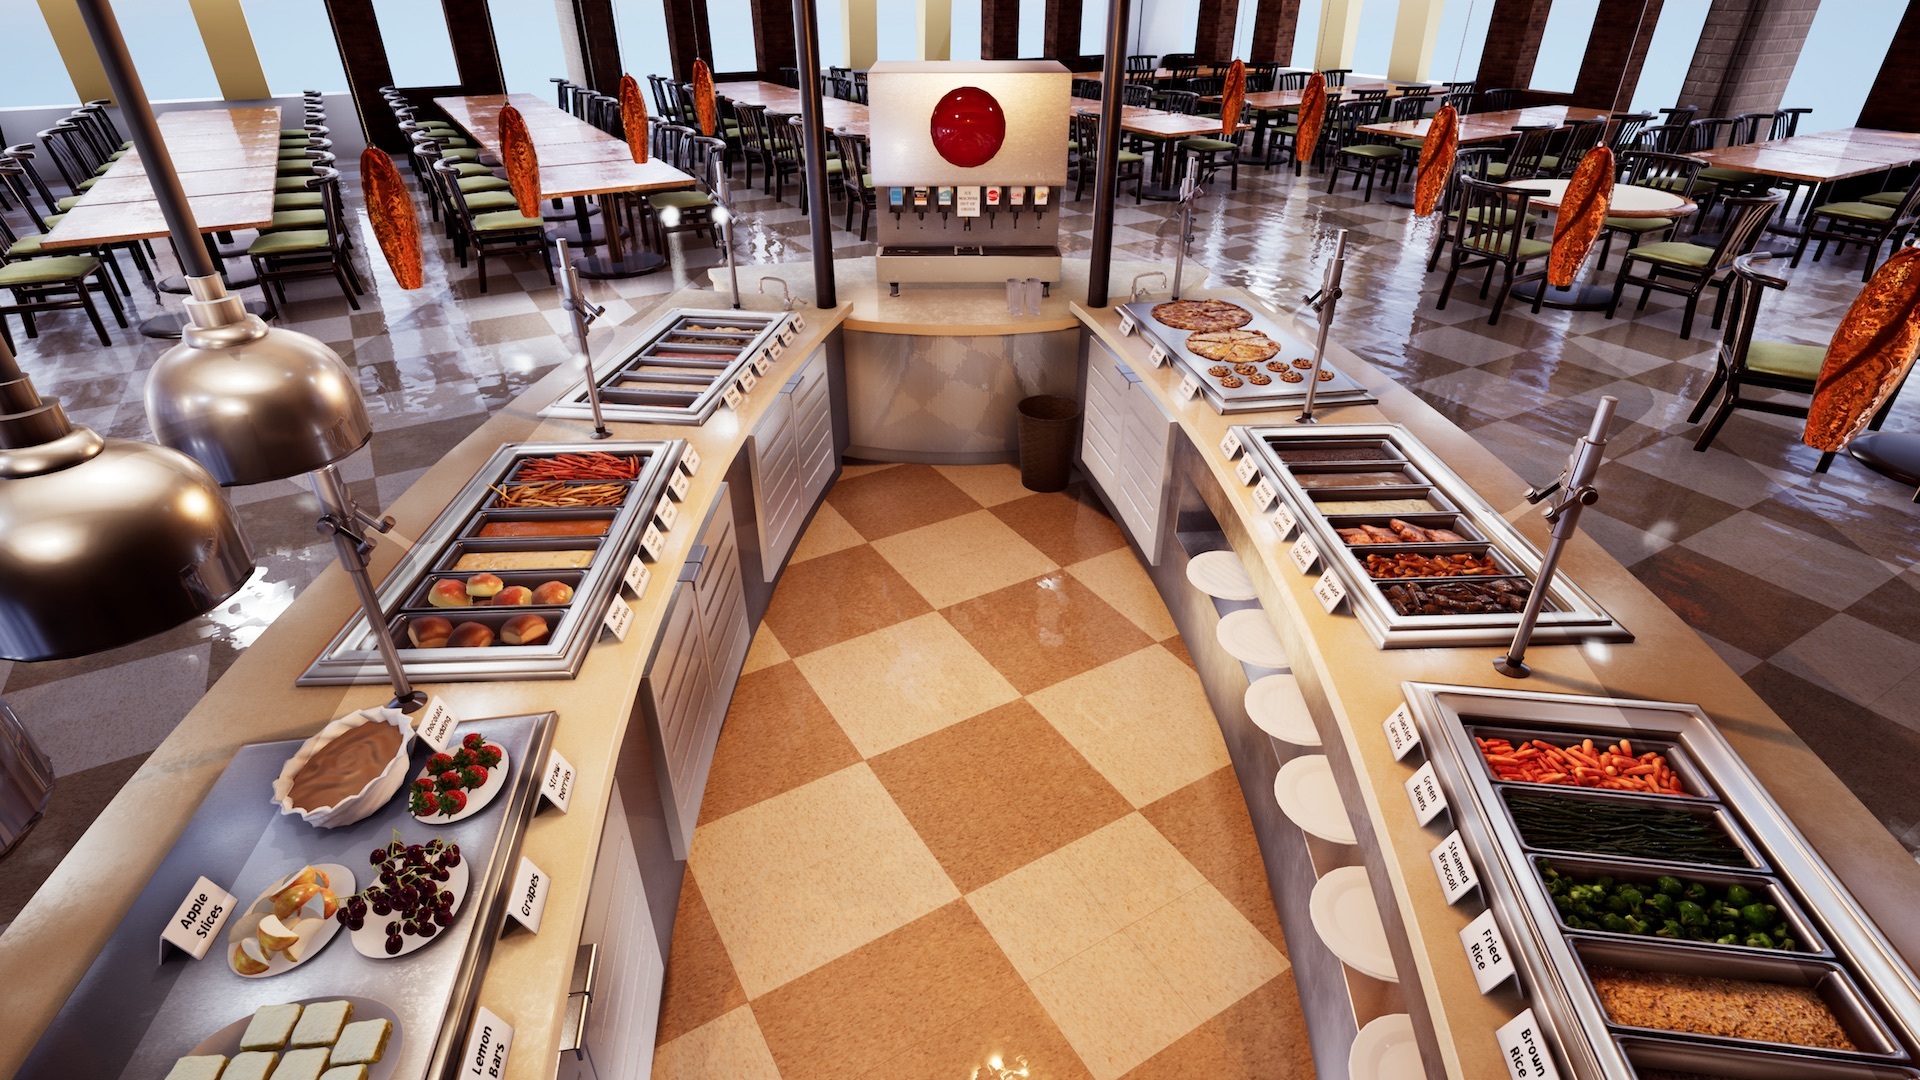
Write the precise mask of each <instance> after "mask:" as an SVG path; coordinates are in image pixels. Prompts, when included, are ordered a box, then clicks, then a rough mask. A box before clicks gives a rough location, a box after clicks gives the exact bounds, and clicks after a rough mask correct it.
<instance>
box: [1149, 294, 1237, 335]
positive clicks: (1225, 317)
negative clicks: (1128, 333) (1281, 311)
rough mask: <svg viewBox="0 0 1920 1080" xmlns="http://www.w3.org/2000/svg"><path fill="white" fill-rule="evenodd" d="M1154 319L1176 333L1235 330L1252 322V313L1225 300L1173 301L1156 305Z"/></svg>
mask: <svg viewBox="0 0 1920 1080" xmlns="http://www.w3.org/2000/svg"><path fill="white" fill-rule="evenodd" d="M1153 317H1154V319H1155V320H1156V321H1158V322H1160V323H1162V324H1163V325H1166V326H1171V327H1173V328H1174V329H1175V330H1236V329H1239V328H1240V327H1242V326H1245V325H1247V324H1248V323H1250V322H1252V321H1253V312H1251V311H1248V310H1247V309H1246V308H1243V307H1241V306H1240V305H1239V304H1229V303H1227V302H1226V301H1225V300H1170V301H1168V302H1166V303H1164V304H1155V305H1154V306H1153Z"/></svg>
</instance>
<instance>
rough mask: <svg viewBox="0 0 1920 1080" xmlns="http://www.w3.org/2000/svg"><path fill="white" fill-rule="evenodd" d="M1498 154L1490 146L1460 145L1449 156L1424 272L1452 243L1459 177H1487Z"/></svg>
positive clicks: (1458, 200) (1437, 260)
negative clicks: (1450, 157) (1436, 221)
mask: <svg viewBox="0 0 1920 1080" xmlns="http://www.w3.org/2000/svg"><path fill="white" fill-rule="evenodd" d="M1499 152H1500V151H1499V150H1497V149H1495V148H1494V147H1491V146H1463V147H1461V148H1460V150H1459V151H1458V152H1457V153H1455V154H1454V156H1453V168H1452V170H1451V171H1449V172H1448V173H1447V186H1446V188H1445V189H1444V190H1443V191H1442V192H1441V193H1440V221H1439V228H1436V229H1434V230H1433V247H1432V249H1431V250H1430V251H1429V252H1428V254H1427V272H1428V273H1432V272H1433V270H1434V269H1435V268H1436V267H1438V266H1439V265H1440V253H1441V252H1442V251H1444V250H1445V249H1446V246H1447V245H1448V244H1450V243H1452V242H1453V234H1454V223H1455V222H1456V221H1457V220H1458V219H1459V217H1460V211H1461V205H1462V203H1461V187H1460V178H1461V177H1469V178H1471V179H1474V180H1485V179H1486V178H1487V166H1488V165H1489V164H1491V163H1492V162H1493V158H1494V155H1496V154H1498V153H1499Z"/></svg>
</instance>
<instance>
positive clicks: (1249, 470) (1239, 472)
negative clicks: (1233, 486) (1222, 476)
mask: <svg viewBox="0 0 1920 1080" xmlns="http://www.w3.org/2000/svg"><path fill="white" fill-rule="evenodd" d="M1233 475H1235V476H1237V477H1239V478H1240V483H1242V484H1251V483H1253V478H1254V477H1256V476H1259V475H1260V466H1259V465H1258V464H1257V463H1255V462H1254V460H1253V459H1252V458H1241V459H1240V464H1238V465H1235V466H1234V467H1233Z"/></svg>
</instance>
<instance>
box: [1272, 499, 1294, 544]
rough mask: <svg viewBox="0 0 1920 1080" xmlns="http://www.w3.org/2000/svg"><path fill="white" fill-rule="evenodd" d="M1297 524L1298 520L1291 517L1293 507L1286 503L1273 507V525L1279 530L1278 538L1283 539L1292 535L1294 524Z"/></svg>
mask: <svg viewBox="0 0 1920 1080" xmlns="http://www.w3.org/2000/svg"><path fill="white" fill-rule="evenodd" d="M1298 524H1299V522H1297V521H1295V520H1294V519H1293V508H1292V507H1290V506H1288V505H1287V504H1286V503H1281V504H1280V505H1279V506H1276V507H1274V508H1273V527H1274V528H1276V529H1278V530H1280V539H1282V540H1285V539H1286V538H1287V537H1289V536H1292V535H1293V529H1294V526H1296V525H1298Z"/></svg>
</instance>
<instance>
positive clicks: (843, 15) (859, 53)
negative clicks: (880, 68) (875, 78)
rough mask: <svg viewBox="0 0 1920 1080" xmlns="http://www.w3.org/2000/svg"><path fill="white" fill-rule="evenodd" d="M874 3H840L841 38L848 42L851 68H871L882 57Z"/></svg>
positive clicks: (858, 0)
mask: <svg viewBox="0 0 1920 1080" xmlns="http://www.w3.org/2000/svg"><path fill="white" fill-rule="evenodd" d="M888 2H889V3H897V2H898V0H888ZM874 3H875V0H842V3H841V4H840V28H841V31H842V33H841V40H843V41H845V42H846V43H847V66H848V67H850V68H855V69H860V68H870V67H872V66H873V62H874V61H875V60H877V59H879V57H880V31H879V28H878V22H879V20H878V18H877V16H875V15H874V7H873V6H874Z"/></svg>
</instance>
